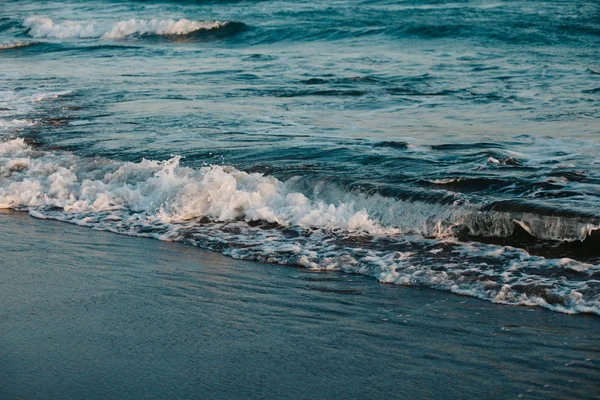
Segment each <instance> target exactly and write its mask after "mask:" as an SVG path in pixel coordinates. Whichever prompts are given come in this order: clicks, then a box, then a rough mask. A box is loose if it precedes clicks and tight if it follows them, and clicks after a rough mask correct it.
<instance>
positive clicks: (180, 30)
mask: <svg viewBox="0 0 600 400" xmlns="http://www.w3.org/2000/svg"><path fill="white" fill-rule="evenodd" d="M231 24H233V25H236V26H239V25H243V24H241V23H239V22H227V21H225V22H222V21H192V20H188V19H179V20H174V19H162V20H160V19H150V20H143V19H130V20H128V21H120V22H117V23H100V22H93V21H92V22H85V21H62V22H55V21H54V20H52V19H50V18H43V17H30V18H27V19H25V21H24V22H23V26H24V27H25V28H27V34H29V35H30V36H32V37H35V38H56V39H65V38H101V39H123V38H126V37H129V36H133V35H140V36H145V35H158V36H184V35H189V34H192V33H197V32H203V31H204V32H210V31H218V30H220V29H223V28H226V27H228V26H229V25H231ZM244 26H245V25H244Z"/></svg>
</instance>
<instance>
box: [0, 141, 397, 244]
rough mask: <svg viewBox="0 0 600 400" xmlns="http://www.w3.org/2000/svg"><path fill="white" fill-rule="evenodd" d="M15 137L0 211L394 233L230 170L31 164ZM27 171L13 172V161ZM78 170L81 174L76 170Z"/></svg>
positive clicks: (1, 151) (4, 156)
mask: <svg viewBox="0 0 600 400" xmlns="http://www.w3.org/2000/svg"><path fill="white" fill-rule="evenodd" d="M32 153H33V151H32V149H31V148H30V147H27V146H26V147H24V143H23V141H22V140H21V139H15V140H12V141H9V142H5V143H3V144H2V147H0V157H1V158H0V166H1V167H2V169H3V171H5V173H4V174H3V175H4V176H3V182H2V186H1V187H0V207H2V208H21V207H44V206H45V207H48V206H50V207H60V208H62V209H64V210H65V211H68V212H71V211H78V212H101V211H107V210H114V209H127V210H136V211H138V210H139V211H138V213H139V214H140V215H143V216H144V217H145V218H152V219H158V220H160V221H162V222H165V223H176V222H182V221H187V220H190V219H193V218H202V217H207V218H210V219H213V220H216V221H233V220H238V219H243V220H245V221H267V222H270V223H277V224H280V225H284V226H305V227H319V228H326V229H344V230H348V231H364V232H368V233H370V234H375V233H384V232H385V233H393V229H385V228H383V227H381V226H380V225H379V224H378V223H376V222H374V221H373V220H371V219H370V218H369V217H368V215H367V213H366V212H365V211H364V210H360V209H355V207H354V205H353V204H338V205H334V204H325V203H323V202H318V201H317V202H314V201H310V200H309V199H308V198H307V197H306V196H304V195H303V194H301V193H297V192H291V191H290V190H289V189H288V188H287V187H286V185H285V183H282V182H280V181H278V180H277V179H275V178H273V177H269V176H263V175H262V174H257V173H253V174H249V173H246V172H243V171H239V170H237V169H235V168H232V167H223V166H211V167H205V168H201V169H199V170H196V169H191V168H185V167H182V166H181V165H180V160H181V158H180V157H174V158H172V159H170V160H166V161H151V160H142V161H141V162H139V163H122V164H119V163H109V164H108V165H106V166H105V170H103V171H104V174H103V175H102V176H100V175H99V171H93V172H92V173H90V172H87V169H86V168H83V165H81V164H82V163H85V161H82V160H81V159H78V158H77V157H75V156H73V155H70V154H66V153H65V154H61V155H58V154H51V153H47V154H45V155H44V156H42V157H38V158H33V157H32ZM15 158H16V159H19V160H26V163H27V165H26V168H19V169H17V170H15V169H13V168H12V167H11V163H12V162H13V160H14V159H15ZM78 167H81V169H78Z"/></svg>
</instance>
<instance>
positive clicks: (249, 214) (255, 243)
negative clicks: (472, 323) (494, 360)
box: [0, 139, 600, 315]
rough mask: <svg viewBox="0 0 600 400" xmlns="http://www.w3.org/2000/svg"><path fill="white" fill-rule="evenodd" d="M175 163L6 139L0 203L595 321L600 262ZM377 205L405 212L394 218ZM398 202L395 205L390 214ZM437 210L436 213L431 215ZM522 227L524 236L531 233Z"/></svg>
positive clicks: (356, 200)
mask: <svg viewBox="0 0 600 400" xmlns="http://www.w3.org/2000/svg"><path fill="white" fill-rule="evenodd" d="M180 161H181V158H180V157H173V158H172V159H169V160H166V161H152V160H142V161H140V162H137V163H133V162H118V161H113V160H109V159H101V158H93V159H89V158H83V157H79V156H76V155H74V154H71V153H68V152H60V151H43V150H39V149H35V148H33V147H32V146H30V145H28V144H27V143H26V142H25V141H24V140H23V139H12V140H8V141H4V142H2V143H0V208H11V209H16V210H27V211H29V213H30V214H31V215H33V216H35V217H38V218H52V219H57V220H61V221H65V222H71V223H76V224H78V225H82V226H87V227H91V228H95V229H103V230H108V231H112V232H116V233H120V234H126V235H133V236H143V237H153V238H157V239H160V240H168V241H181V242H184V243H188V244H191V245H195V246H200V247H204V248H209V249H213V250H216V251H220V252H223V253H224V254H226V255H229V256H231V257H235V258H240V259H249V260H258V261H263V262H267V263H278V264H290V265H298V266H303V267H307V268H311V269H322V270H339V271H344V272H347V273H356V274H363V275H368V276H371V277H374V278H377V279H378V280H380V281H381V282H386V283H392V284H399V285H421V286H429V287H433V288H437V289H443V290H449V291H452V292H455V293H459V294H464V295H470V296H475V297H479V298H482V299H486V300H490V301H493V302H498V303H506V304H523V305H539V306H543V307H547V308H549V309H552V310H555V311H561V312H566V313H579V312H585V313H595V314H598V315H600V296H599V294H600V279H598V278H600V266H598V265H592V264H586V263H583V262H580V261H575V260H572V259H569V258H556V259H552V258H544V257H539V256H533V255H531V254H529V253H527V252H526V251H524V250H521V249H516V248H513V247H502V246H496V245H491V244H485V243H478V242H460V241H456V240H454V239H452V238H447V239H444V238H443V235H442V236H440V237H438V238H436V239H427V238H424V237H423V236H416V235H410V234H407V233H405V232H403V231H404V230H405V227H406V226H409V225H411V224H412V225H415V224H417V225H418V223H423V222H426V221H423V220H422V219H421V220H419V218H418V217H419V216H418V215H417V213H415V212H414V211H415V210H416V209H417V208H418V207H421V208H422V209H426V208H427V205H423V204H420V205H419V204H418V203H411V204H409V203H407V202H401V201H398V200H395V199H389V198H388V199H384V198H382V197H377V196H372V197H369V198H367V197H364V198H362V200H361V197H360V196H354V197H352V194H351V193H345V194H340V195H339V196H337V198H338V201H337V202H336V203H335V204H334V203H329V202H326V201H323V200H319V199H316V198H310V197H308V196H307V195H305V194H303V193H301V192H299V191H297V185H295V184H294V181H293V180H289V181H286V182H282V181H279V180H278V179H276V178H275V177H272V176H265V175H263V174H260V173H248V172H243V171H240V170H237V169H235V168H233V167H230V166H209V167H203V168H200V169H194V168H189V167H184V166H182V165H181V164H180ZM334 194H335V193H334ZM369 204H370V206H369ZM374 204H377V206H378V207H380V210H382V209H383V208H387V209H388V211H390V212H392V213H393V212H396V211H401V212H404V214H402V213H401V214H400V215H399V216H398V215H396V217H395V219H393V218H392V219H390V218H388V217H386V216H385V215H383V214H381V213H379V212H377V209H376V207H375V206H374ZM391 204H395V207H396V208H395V209H394V208H392V209H390V207H389V206H390V205H391ZM411 207H412V208H411ZM435 207H439V205H438V206H435ZM436 210H437V211H439V210H440V209H439V208H437V209H435V210H434V209H429V214H430V215H433V214H431V212H433V211H436ZM437 211H436V212H437ZM402 215H403V216H404V218H401V217H402ZM422 215H425V214H422ZM422 215H421V216H422ZM475 215H477V213H475ZM446 217H448V215H446ZM450 217H451V215H450ZM411 218H413V219H411ZM415 218H416V219H415ZM402 220H403V222H402ZM393 221H396V222H398V224H395V225H394V224H393V223H391V222H393ZM419 221H420V222H419ZM480 222H481V226H485V224H486V223H487V221H485V220H484V219H482V220H480ZM510 222H511V223H512V224H514V221H510ZM521 222H522V223H521V224H520V225H521V226H522V229H524V230H531V229H532V228H531V226H528V225H527V224H526V223H525V222H527V221H525V222H524V221H521ZM530 223H532V221H530ZM559 225H560V224H559ZM559 228H560V226H559ZM419 229H421V228H419V227H418V226H413V229H412V230H413V231H418V230H419Z"/></svg>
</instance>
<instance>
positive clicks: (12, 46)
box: [0, 42, 38, 51]
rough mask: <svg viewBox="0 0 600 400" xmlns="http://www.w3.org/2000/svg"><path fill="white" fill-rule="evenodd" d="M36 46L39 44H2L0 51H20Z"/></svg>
mask: <svg viewBox="0 0 600 400" xmlns="http://www.w3.org/2000/svg"><path fill="white" fill-rule="evenodd" d="M36 44H38V42H15V43H6V44H0V51H3V50H14V49H20V48H22V47H29V46H33V45H36Z"/></svg>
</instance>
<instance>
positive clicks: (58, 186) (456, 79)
mask: <svg viewBox="0 0 600 400" xmlns="http://www.w3.org/2000/svg"><path fill="white" fill-rule="evenodd" d="M599 48H600V5H599V3H598V2H596V1H573V2H558V1H462V2H444V1H418V0H411V1H383V0H375V1H329V2H316V3H315V2H302V1H293V2H292V1H288V2H286V1H185V2H174V1H173V2H169V1H107V0H104V1H96V2H93V3H90V2H83V1H81V2H50V1H39V2H37V1H6V0H5V1H4V2H3V3H2V9H1V10H0V85H1V86H0V138H1V139H0V207H1V208H10V209H16V210H26V211H28V212H29V213H30V214H31V215H33V216H34V217H38V218H51V219H57V220H61V221H68V222H72V223H76V224H79V225H83V226H88V227H92V228H95V229H102V230H109V231H113V232H117V233H121V234H127V235H134V236H145V237H154V238H157V239H161V240H168V241H181V242H184V243H188V244H191V245H195V246H199V247H203V248H208V249H212V250H216V251H219V252H222V253H224V254H226V255H229V256H232V257H235V258H239V259H249V260H255V261H262V262H267V263H277V264H289V265H297V266H302V267H306V268H310V269H313V270H337V271H343V272H348V273H355V274H361V275H366V276H370V277H374V278H376V279H378V280H380V281H382V282H386V283H391V284H399V285H411V286H428V287H433V288H437V289H443V290H450V291H452V292H455V293H459V294H466V295H471V296H475V297H479V298H482V299H486V300H491V301H494V302H499V303H506V304H521V305H540V306H543V307H547V308H549V309H552V310H555V311H561V312H567V313H580V312H583V313H594V314H600V266H599V263H600V250H599V249H600V239H599V237H600V232H599V231H598V229H599V227H600V151H599V149H600V147H599V144H600V142H599V141H600V136H599V135H600V122H599V117H600V53H599V50H598V49H599Z"/></svg>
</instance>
